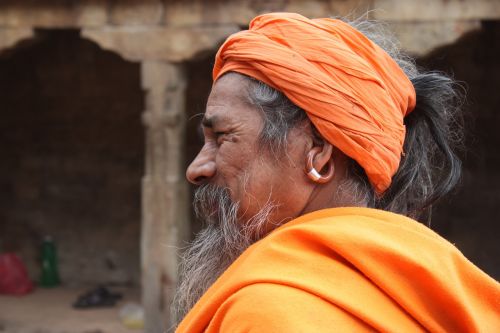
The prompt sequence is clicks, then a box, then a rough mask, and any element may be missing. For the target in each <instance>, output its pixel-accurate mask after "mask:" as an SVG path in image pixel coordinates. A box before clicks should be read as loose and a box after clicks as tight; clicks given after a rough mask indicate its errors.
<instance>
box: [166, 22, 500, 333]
mask: <svg viewBox="0 0 500 333" xmlns="http://www.w3.org/2000/svg"><path fill="white" fill-rule="evenodd" d="M369 28H370V24H369V23H358V26H357V28H354V27H353V26H352V25H350V24H347V23H345V22H343V21H340V20H335V19H314V20H309V19H307V18H305V17H303V16H300V15H298V14H286V13H275V14H266V15H262V16H259V17H257V18H255V19H254V20H253V21H252V22H251V24H250V28H249V30H247V31H242V32H240V33H237V34H235V35H233V36H231V37H229V38H228V40H227V41H226V42H225V43H224V44H223V45H222V47H221V48H220V50H219V52H218V53H217V56H216V62H215V66H214V70H213V77H214V85H213V88H212V91H211V93H210V96H209V98H208V102H207V108H206V112H205V114H204V117H203V121H202V127H203V133H204V140H205V143H204V146H203V148H202V149H201V151H200V152H199V154H198V156H197V157H196V159H195V160H194V161H193V162H192V163H191V165H190V166H189V168H188V170H187V178H188V180H189V181H190V182H192V183H194V184H196V185H199V188H198V189H197V191H196V193H195V209H196V212H197V214H198V216H199V217H201V218H203V219H204V220H205V222H206V228H205V229H204V230H203V231H202V232H201V233H200V234H199V235H198V236H197V238H196V239H195V241H194V243H193V244H192V245H191V246H190V248H189V249H188V250H187V252H186V254H185V257H184V261H183V264H182V267H181V282H180V285H179V287H178V291H177V295H176V300H175V302H174V310H175V312H176V315H177V318H178V320H181V319H182V322H180V324H179V326H178V327H177V332H182V333H183V332H189V333H197V332H210V333H211V332H228V333H237V332H287V333H290V332H373V331H381V332H426V331H430V332H500V305H499V302H500V288H499V284H498V283H497V282H496V281H495V280H493V279H492V278H490V277H489V276H487V275H486V274H485V273H483V272H482V271H481V270H479V269H478V268H477V267H475V266H474V265H473V264H472V263H470V262H469V261H468V260H467V259H466V258H464V256H463V255H462V254H461V253H460V252H459V251H458V250H457V249H456V248H455V247H454V246H453V245H451V244H450V243H448V242H447V241H446V240H444V239H442V238H441V237H440V236H438V235H437V234H435V233H434V232H432V231H431V230H430V229H428V228H427V227H425V226H424V225H423V224H420V223H418V222H416V221H415V220H413V219H427V218H428V216H429V214H428V211H429V209H430V206H431V204H433V203H434V202H435V201H436V200H437V199H439V198H440V197H442V196H443V195H444V194H446V193H447V192H449V191H450V189H451V188H452V187H453V186H454V185H455V183H456V182H457V180H458V177H459V173H460V162H459V160H458V159H457V158H456V156H455V154H454V153H453V149H452V141H451V139H450V138H453V135H452V134H453V133H454V132H453V131H454V130H453V128H452V124H453V123H455V122H456V121H455V119H456V118H453V117H454V114H455V111H456V110H457V108H455V107H454V106H453V100H454V99H455V97H456V94H455V92H454V90H453V84H452V81H451V80H450V79H448V78H446V77H444V76H441V75H438V74H435V73H427V74H425V73H419V72H418V71H417V69H416V68H415V66H414V65H413V63H412V62H411V61H410V60H408V59H407V58H405V57H403V56H402V55H401V54H399V52H398V51H397V49H396V48H395V46H394V45H395V44H394V43H392V42H388V40H387V39H386V37H384V36H382V35H380V33H379V30H377V29H375V30H373V31H370V30H369ZM361 30H366V31H365V34H363V33H361V32H360V31H361ZM378 45H380V46H378ZM382 47H384V49H383V48H382ZM412 218H413V219H412Z"/></svg>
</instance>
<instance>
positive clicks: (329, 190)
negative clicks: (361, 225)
mask: <svg viewBox="0 0 500 333" xmlns="http://www.w3.org/2000/svg"><path fill="white" fill-rule="evenodd" d="M349 183H350V182H349V181H346V179H345V178H344V179H340V180H339V179H333V180H332V181H331V182H329V183H327V184H315V185H314V188H313V190H312V191H311V194H310V195H309V198H308V200H307V203H306V205H305V206H304V208H303V209H302V211H301V213H300V214H299V215H304V214H307V213H310V212H314V211H317V210H321V209H326V208H335V207H366V206H367V204H366V202H360V201H359V199H357V198H356V197H355V195H354V194H353V190H352V188H351V186H349Z"/></svg>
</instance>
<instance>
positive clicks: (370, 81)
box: [213, 13, 416, 193]
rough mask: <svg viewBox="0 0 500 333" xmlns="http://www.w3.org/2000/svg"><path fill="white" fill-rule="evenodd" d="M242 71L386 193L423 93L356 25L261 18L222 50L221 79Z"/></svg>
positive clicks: (298, 17)
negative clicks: (275, 93)
mask: <svg viewBox="0 0 500 333" xmlns="http://www.w3.org/2000/svg"><path fill="white" fill-rule="evenodd" d="M229 71H234V72H238V73H241V74H245V75H248V76H250V77H253V78H255V79H257V80H260V81H262V82H264V83H266V84H268V85H270V86H272V87H273V88H275V89H278V90H279V91H281V92H283V93H284V94H285V95H286V96H287V97H288V98H289V99H290V100H291V101H292V102H293V103H295V104H296V105H298V106H299V107H301V108H302V109H303V110H304V111H306V113H307V115H308V116H309V118H310V119H311V121H312V122H313V123H314V125H315V126H316V128H317V129H318V130H319V132H320V133H321V134H322V135H323V137H324V138H325V139H326V140H328V141H329V142H330V143H331V144H333V145H334V146H336V147H338V148H339V149H340V150H341V151H342V152H344V153H345V154H346V155H348V156H350V157H351V158H353V159H354V160H356V161H357V162H358V163H359V164H360V165H361V166H362V167H363V168H364V170H365V172H366V174H367V176H368V178H369V180H370V182H371V183H372V185H373V187H374V188H375V190H376V191H377V192H378V193H382V192H383V191H385V190H386V189H387V188H388V187H389V185H390V183H391V178H392V176H393V175H394V173H395V172H396V170H397V169H398V167H399V162H400V159H401V153H402V147H403V141H404V137H405V126H404V124H403V118H404V116H405V115H406V114H407V113H409V112H410V111H411V110H413V108H414V106H415V98H416V97H415V89H414V88H413V85H412V83H411V82H410V80H409V79H408V78H407V77H406V75H405V74H404V73H403V71H402V70H401V68H400V67H399V66H398V65H397V64H396V62H394V60H393V59H392V58H391V57H390V56H389V55H388V54H387V53H386V52H385V51H383V50H382V49H381V48H380V47H378V46H377V45H376V44H374V43H372V42H371V41H370V40H369V39H368V38H366V37H365V36H364V35H363V34H361V33H360V32H358V31H357V30H355V29H354V28H352V27H351V26H350V25H348V24H346V23H344V22H342V21H340V20H335V19H328V18H325V19H313V20H310V19H307V18H305V17H303V16H301V15H299V14H291V13H272V14H265V15H261V16H258V17H256V18H255V19H253V20H252V22H251V23H250V28H249V30H245V31H241V32H238V33H236V34H234V35H232V36H230V37H229V38H228V39H227V40H226V42H225V43H224V44H223V45H222V46H221V48H220V49H219V51H218V53H217V56H216V59H215V65H214V69H213V79H214V82H215V81H216V80H217V78H219V77H220V76H221V75H223V74H224V73H227V72H229Z"/></svg>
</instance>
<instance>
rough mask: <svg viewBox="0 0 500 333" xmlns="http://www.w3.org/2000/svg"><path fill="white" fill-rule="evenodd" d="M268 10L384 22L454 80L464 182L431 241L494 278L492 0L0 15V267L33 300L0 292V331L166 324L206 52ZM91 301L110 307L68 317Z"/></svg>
mask: <svg viewBox="0 0 500 333" xmlns="http://www.w3.org/2000/svg"><path fill="white" fill-rule="evenodd" d="M270 11H290V12H298V13H300V14H303V15H305V16H308V17H311V18H312V17H326V16H343V17H347V18H351V19H354V18H358V17H365V18H369V19H376V20H382V21H385V22H387V24H388V27H389V28H390V29H391V30H392V31H393V32H394V34H395V35H396V36H397V37H398V39H399V40H400V42H401V47H402V48H403V49H404V50H405V51H406V52H407V53H409V54H410V55H412V56H414V57H415V58H416V61H417V63H418V64H419V65H420V66H422V67H424V68H427V69H430V70H439V71H444V72H446V73H448V74H450V75H452V76H453V77H454V78H455V79H456V80H458V81H461V82H462V84H463V86H464V87H465V88H466V90H467V102H466V104H465V109H466V112H467V116H466V120H467V121H466V128H467V135H466V145H467V151H466V152H465V153H464V154H463V159H464V176H463V180H462V183H461V185H460V187H459V188H458V190H457V191H456V194H455V195H454V196H450V198H449V199H447V200H445V201H444V202H443V203H441V205H440V206H438V207H435V208H434V212H433V219H432V228H433V229H434V230H435V231H437V232H439V233H440V234H441V235H443V236H444V237H445V238H447V239H448V240H450V241H451V242H452V243H454V244H455V245H456V246H458V248H459V249H461V250H462V251H463V253H464V254H465V255H466V256H467V257H468V258H469V259H470V260H471V261H472V262H474V263H475V264H477V265H478V266H479V267H481V268H482V269H483V270H485V271H486V272H487V273H489V274H490V275H491V276H493V277H494V278H496V279H498V278H499V277H500V255H499V250H500V242H499V241H498V238H499V232H498V231H499V228H500V227H499V222H500V219H499V216H500V200H499V198H500V174H499V173H498V171H497V170H498V165H497V164H496V163H499V162H500V153H499V148H498V146H500V130H499V129H498V127H499V126H500V113H497V112H498V110H499V109H500V91H499V87H500V61H499V59H500V43H499V42H500V1H498V0H425V1H411V0H330V1H326V0H314V1H313V0H310V1H309V0H308V1H306V0H304V1H299V0H274V1H263V0H236V1H223V0H217V1H209V0H207V1H201V0H199V1H194V0H191V1H189V0H185V1H180V0H178V1H168V0H165V1H161V0H147V1H139V0H136V1H133V0H127V1H118V0H116V1H113V0H87V1H75V0H51V1H40V0H38V1H36V0H30V1H28V0H26V1H15V0H1V1H0V152H1V155H0V156H1V157H0V255H1V254H15V255H16V256H17V258H19V259H20V261H21V262H22V264H23V266H24V267H25V268H26V270H27V275H28V276H29V278H30V280H31V281H32V282H34V284H35V289H34V290H33V291H31V292H29V293H28V291H26V293H23V294H24V295H23V296H20V295H17V296H12V295H0V332H28V333H29V332H39V333H40V332H47V333H59V332H68V333H73V332H77V333H81V332H141V331H145V332H161V331H162V330H165V329H167V328H168V327H169V326H168V325H169V320H170V319H169V316H168V303H169V302H170V299H171V296H172V291H173V288H174V285H175V281H176V274H177V272H176V270H177V262H178V259H179V257H178V249H179V247H182V246H185V244H186V241H187V240H189V239H190V238H191V237H192V235H193V233H195V232H196V231H197V230H199V227H200V226H199V224H198V223H197V222H196V221H195V219H194V218H193V216H192V212H191V209H190V202H191V195H192V194H191V193H192V188H190V187H189V186H188V185H187V183H186V181H185V179H184V170H185V168H186V166H187V165H188V163H189V162H190V161H191V160H192V159H193V158H194V156H195V154H196V153H197V151H198V150H199V149H200V147H201V144H202V142H201V141H200V138H199V136H198V133H197V126H198V125H199V117H196V115H197V114H199V113H202V112H204V108H205V102H206V98H207V96H208V93H209V91H210V87H211V84H212V81H211V69H212V65H213V59H214V56H215V52H216V51H217V48H218V46H219V45H220V44H221V43H222V41H223V40H224V39H225V38H226V37H227V36H229V35H230V34H232V33H234V32H236V31H239V30H241V29H245V28H246V27H247V26H248V23H249V21H250V20H251V19H252V18H253V17H254V16H256V15H258V14H261V13H265V12H270ZM367 12H368V14H367ZM47 249H52V250H51V251H52V252H50V251H49V252H47ZM44 251H45V252H44ZM48 253H49V254H48ZM51 253H52V254H51ZM51 255H52V257H51ZM47 258H48V259H47ZM51 258H52V259H51ZM44 260H49V261H48V262H49V263H51V264H50V265H52V266H53V267H52V266H51V267H52V268H51V269H52V271H51V272H52V274H55V275H56V277H57V278H55V279H53V280H51V281H52V282H51V283H47V280H43V278H44V276H45V278H47V275H44V274H49V273H50V272H49V273H47V267H45V266H43V265H42V262H45V261H44ZM0 265H1V261H0ZM50 265H49V266H50ZM44 267H45V268H44ZM44 269H45V271H44ZM49 271H50V270H49ZM2 272H5V271H2V270H1V266H0V274H5V273H2ZM0 279H1V276H0ZM44 281H45V282H44ZM49 282H50V281H49ZM99 286H101V287H102V288H104V289H106V290H107V291H109V292H110V293H111V294H114V295H118V294H120V296H121V297H118V298H117V299H116V302H114V303H113V304H108V306H106V307H102V308H94V307H92V308H89V309H85V310H78V309H73V307H72V304H74V303H75V302H76V301H77V300H78V299H79V297H80V298H81V297H82V296H85V295H86V294H87V295H88V293H92V292H96V290H97V289H99V288H98V287H99ZM96 288H97V289H96ZM98 291H99V290H98ZM101 291H102V290H100V291H99V292H101ZM101 296H102V295H101ZM111 305H114V307H113V306H111ZM134 306H135V308H134ZM124 307H125V308H126V307H128V308H127V309H128V310H130V309H131V308H132V310H134V309H135V312H134V311H132V312H133V315H132V316H136V317H134V320H132V322H131V321H130V320H129V321H128V322H127V320H126V319H127V318H129V319H130V317H127V313H125V315H124V314H123V311H121V310H123V309H124ZM120 311H121V315H120ZM125 312H126V311H125ZM124 318H125V319H124ZM143 324H144V325H145V326H144V325H143Z"/></svg>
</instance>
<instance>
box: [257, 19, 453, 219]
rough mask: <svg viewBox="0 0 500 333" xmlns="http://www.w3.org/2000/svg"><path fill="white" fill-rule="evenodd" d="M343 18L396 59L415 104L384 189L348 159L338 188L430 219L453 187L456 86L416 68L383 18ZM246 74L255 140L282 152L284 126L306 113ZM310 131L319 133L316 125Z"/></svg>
mask: <svg viewBox="0 0 500 333" xmlns="http://www.w3.org/2000/svg"><path fill="white" fill-rule="evenodd" d="M348 23H349V24H351V25H352V26H353V27H354V28H356V29H358V30H359V31H361V32H362V33H363V34H364V35H365V36H367V37H368V38H370V39H371V40H372V41H373V42H375V43H376V44H378V45H379V46H380V47H382V48H383V49H384V50H385V51H386V52H387V53H388V54H389V55H390V56H391V57H392V58H393V59H394V60H395V61H396V62H397V63H398V64H399V66H400V67H401V68H402V69H403V71H404V72H405V74H406V75H407V76H408V78H409V79H410V80H411V82H412V83H413V86H414V87H415V91H416V95H417V105H416V107H415V109H414V110H413V112H411V113H410V114H409V115H408V116H407V117H406V118H405V125H406V137H405V142H404V147H403V150H404V152H405V156H403V157H402V158H401V162H400V165H399V169H398V171H397V172H396V174H395V175H394V176H393V177H392V183H391V186H390V187H389V189H388V190H387V191H386V192H385V193H384V194H383V195H382V196H377V195H376V194H375V192H374V190H373V188H372V186H371V185H370V183H369V181H368V178H367V177H366V174H365V172H364V170H363V169H362V168H361V167H360V166H359V164H357V163H356V162H355V161H354V160H351V161H350V168H349V173H350V177H348V180H347V181H346V183H345V184H342V185H341V189H339V190H344V189H346V188H348V189H349V191H350V192H351V194H352V195H353V196H354V197H355V201H356V202H360V203H363V204H364V205H366V206H368V207H372V208H379V209H383V210H386V211H391V212H395V213H400V214H403V215H406V216H409V217H412V218H415V219H420V220H424V221H427V222H430V211H431V209H430V208H431V207H432V205H433V204H434V203H435V202H436V201H438V200H439V199H440V198H442V197H443V196H444V195H445V194H447V193H448V192H450V191H451V190H452V189H453V188H454V186H455V185H456V184H457V182H458V181H459V179H460V175H461V161H460V159H459V158H458V157H457V155H456V149H457V147H459V146H460V143H461V139H462V116H461V113H460V111H461V110H460V106H461V101H462V97H461V96H462V95H461V94H460V93H459V91H460V90H459V89H457V88H459V86H458V85H457V84H456V83H455V82H454V81H453V80H452V79H451V78H449V77H447V76H446V75H444V74H443V73H438V72H422V71H420V70H419V69H418V68H417V66H416V65H415V62H414V61H413V59H411V58H410V57H408V56H406V55H405V54H403V53H402V52H401V51H400V47H399V44H398V42H397V40H396V39H395V38H394V36H393V35H392V34H391V33H390V32H389V31H388V29H387V28H386V27H385V25H384V24H382V23H380V22H373V21H366V20H356V21H354V22H348ZM248 80H250V81H251V82H250V84H249V87H250V88H249V95H250V99H251V102H252V103H253V104H254V105H255V106H256V107H257V108H258V109H260V110H261V111H262V113H263V115H264V119H265V123H264V128H263V130H262V132H261V135H260V143H261V145H262V146H263V147H266V148H267V149H270V150H271V151H272V152H273V155H275V156H279V155H282V154H283V152H285V151H286V143H287V134H288V132H289V131H290V129H292V128H294V127H295V126H297V125H298V124H301V123H303V122H304V121H309V120H308V118H307V115H306V113H305V112H304V111H303V110H302V109H300V108H299V107H298V106H296V105H294V104H293V103H292V102H291V101H290V100H289V99H288V98H287V97H286V96H285V95H284V94H283V93H281V92H279V91H277V90H275V89H273V88H271V87H269V86H268V85H266V84H264V83H262V82H260V81H257V80H254V79H252V78H248ZM311 126H312V127H313V129H314V126H313V125H312V124H311ZM313 132H315V135H316V136H319V134H318V133H317V131H313ZM318 139H320V140H322V138H321V137H319V138H318Z"/></svg>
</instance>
